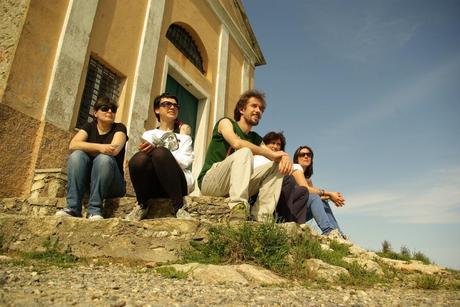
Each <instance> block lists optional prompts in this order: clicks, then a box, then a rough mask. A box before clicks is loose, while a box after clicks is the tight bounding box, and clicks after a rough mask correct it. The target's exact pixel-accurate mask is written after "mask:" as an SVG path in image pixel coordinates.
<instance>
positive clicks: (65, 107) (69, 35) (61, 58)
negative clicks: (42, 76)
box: [42, 0, 98, 130]
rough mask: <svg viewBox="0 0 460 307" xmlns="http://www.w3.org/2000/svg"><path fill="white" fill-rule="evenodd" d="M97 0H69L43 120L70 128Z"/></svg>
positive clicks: (60, 126)
mask: <svg viewBox="0 0 460 307" xmlns="http://www.w3.org/2000/svg"><path fill="white" fill-rule="evenodd" d="M97 4H98V0H87V1H79V0H70V1H69V6H68V8H67V13H66V16H65V19H64V24H63V27H62V32H61V35H60V37H59V42H58V48H57V51H56V57H55V60H54V64H53V70H52V73H51V78H50V83H49V88H48V91H47V95H46V98H45V107H44V109H43V113H42V120H44V121H47V122H49V123H52V124H54V125H55V126H57V127H59V128H61V129H64V130H68V129H69V128H70V124H71V121H72V116H73V111H74V105H75V103H76V97H77V92H78V84H79V82H80V77H81V74H82V71H83V66H84V63H85V56H86V52H87V49H88V44H89V39H90V35H91V29H92V27H93V21H94V16H95V14H96V10H97Z"/></svg>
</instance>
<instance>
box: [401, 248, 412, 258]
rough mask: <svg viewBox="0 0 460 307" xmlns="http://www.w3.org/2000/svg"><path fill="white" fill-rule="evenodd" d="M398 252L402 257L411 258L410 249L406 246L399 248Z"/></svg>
mask: <svg viewBox="0 0 460 307" xmlns="http://www.w3.org/2000/svg"><path fill="white" fill-rule="evenodd" d="M400 252H401V255H402V256H403V257H407V258H409V259H410V258H411V252H410V249H409V248H407V246H401V250H400Z"/></svg>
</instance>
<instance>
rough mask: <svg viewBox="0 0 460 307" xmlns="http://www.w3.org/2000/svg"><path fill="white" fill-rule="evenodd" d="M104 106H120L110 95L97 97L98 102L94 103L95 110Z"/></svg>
mask: <svg viewBox="0 0 460 307" xmlns="http://www.w3.org/2000/svg"><path fill="white" fill-rule="evenodd" d="M102 106H108V107H115V108H118V105H117V103H116V102H115V100H113V99H112V98H110V97H108V96H99V97H98V98H97V101H96V103H95V104H94V106H93V108H94V111H97V110H99V109H100V108H101V107H102Z"/></svg>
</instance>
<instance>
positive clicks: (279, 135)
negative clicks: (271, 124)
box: [262, 131, 286, 151]
mask: <svg viewBox="0 0 460 307" xmlns="http://www.w3.org/2000/svg"><path fill="white" fill-rule="evenodd" d="M262 140H263V141H264V144H265V145H267V144H270V143H272V142H273V141H276V140H280V142H281V150H282V151H284V148H285V147H286V138H285V137H284V134H283V131H281V132H275V131H270V132H269V133H267V134H266V135H265V136H264V137H263V139H262Z"/></svg>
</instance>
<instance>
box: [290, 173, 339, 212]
mask: <svg viewBox="0 0 460 307" xmlns="http://www.w3.org/2000/svg"><path fill="white" fill-rule="evenodd" d="M292 176H293V177H294V179H295V181H296V183H297V184H298V185H300V186H302V187H306V188H307V189H308V192H310V193H314V194H318V195H320V196H327V197H328V198H329V199H330V200H332V201H333V202H334V203H335V205H336V206H337V207H342V206H343V205H345V198H344V197H343V195H342V193H340V192H333V191H326V190H322V189H318V188H315V187H314V186H313V185H312V182H311V180H308V179H306V178H305V176H304V174H303V173H302V172H301V171H300V170H295V171H294V172H293V173H292Z"/></svg>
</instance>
